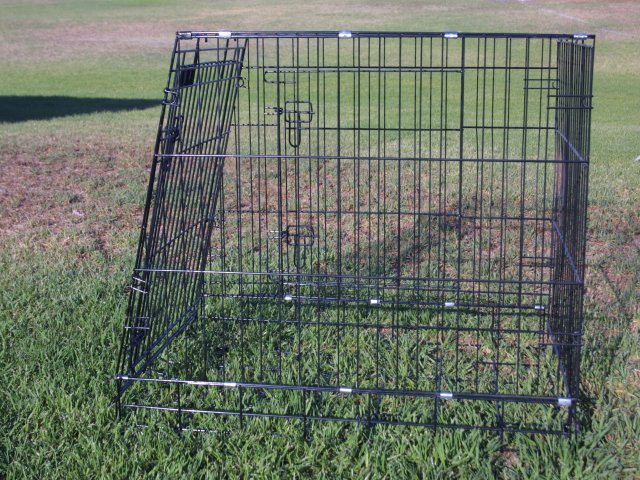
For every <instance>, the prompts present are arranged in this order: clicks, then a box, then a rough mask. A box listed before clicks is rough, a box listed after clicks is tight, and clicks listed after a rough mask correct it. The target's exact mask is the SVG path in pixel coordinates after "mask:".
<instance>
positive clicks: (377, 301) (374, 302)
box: [369, 298, 380, 305]
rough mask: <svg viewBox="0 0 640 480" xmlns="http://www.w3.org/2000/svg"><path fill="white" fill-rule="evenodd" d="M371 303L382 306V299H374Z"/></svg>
mask: <svg viewBox="0 0 640 480" xmlns="http://www.w3.org/2000/svg"><path fill="white" fill-rule="evenodd" d="M369 303H370V304H371V305H380V299H379V298H372V299H371V300H369Z"/></svg>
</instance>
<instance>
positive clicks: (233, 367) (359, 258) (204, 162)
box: [116, 32, 594, 433]
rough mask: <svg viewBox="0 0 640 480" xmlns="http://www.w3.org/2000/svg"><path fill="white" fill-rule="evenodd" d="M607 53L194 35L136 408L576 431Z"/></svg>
mask: <svg viewBox="0 0 640 480" xmlns="http://www.w3.org/2000/svg"><path fill="white" fill-rule="evenodd" d="M593 50H594V39H593V37H592V36H587V35H505V34H495V35H491V34H454V33H445V34H422V33H384V34H381V33H354V32H313V33H312V32H277V33H275V32H272V33H256V32H244V33H239V32H234V33H230V32H181V33H179V34H178V36H177V40H176V43H175V48H174V53H173V57H172V62H171V70H170V75H169V81H168V86H167V89H166V90H165V101H164V102H163V111H162V117H161V121H160V127H159V130H158V140H157V143H156V152H155V155H154V163H153V168H152V172H151V179H150V183H149V192H148V197H147V204H146V208H145V214H144V221H143V227H142V232H141V237H140V244H139V249H138V256H137V260H136V266H135V269H134V274H133V283H132V287H131V295H130V301H129V306H128V310H127V319H126V325H125V329H124V333H123V335H122V344H121V348H120V356H119V361H118V372H117V376H116V378H117V383H118V387H117V396H116V400H117V402H118V405H119V407H120V408H130V409H134V410H138V411H141V410H144V411H147V410H150V411H157V410H161V411H165V412H172V415H173V414H175V415H176V419H177V423H178V426H179V427H180V428H208V427H209V426H210V425H211V424H212V422H214V420H211V419H212V418H213V417H216V416H215V415H210V414H222V415H223V416H226V417H227V418H232V419H237V420H238V422H239V423H242V422H243V421H244V420H245V419H249V418H271V417H276V418H280V417H283V418H289V419H298V420H300V421H301V423H302V424H303V425H304V426H305V427H306V426H307V425H308V424H309V423H310V422H313V421H317V420H343V421H353V422H360V423H366V424H368V425H374V424H376V423H391V424H396V423H397V424H406V425H423V426H429V427H440V426H445V427H461V428H482V429H488V430H495V431H498V432H511V431H524V432H538V431H540V432H542V431H544V432H553V433H570V432H571V431H573V430H574V429H575V428H576V418H575V414H576V404H577V400H578V393H579V371H580V344H581V335H582V295H583V288H584V280H583V278H584V256H585V253H584V249H585V225H586V200H587V195H586V185H587V173H588V156H589V130H590V112H591V84H592V70H593Z"/></svg>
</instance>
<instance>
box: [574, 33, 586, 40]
mask: <svg viewBox="0 0 640 480" xmlns="http://www.w3.org/2000/svg"><path fill="white" fill-rule="evenodd" d="M573 38H575V39H576V40H584V39H585V38H589V35H588V34H586V33H584V32H577V33H574V34H573Z"/></svg>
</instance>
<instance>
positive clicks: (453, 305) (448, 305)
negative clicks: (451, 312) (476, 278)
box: [444, 302, 456, 308]
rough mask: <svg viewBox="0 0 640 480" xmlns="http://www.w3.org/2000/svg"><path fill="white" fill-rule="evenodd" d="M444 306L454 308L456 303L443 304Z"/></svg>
mask: <svg viewBox="0 0 640 480" xmlns="http://www.w3.org/2000/svg"><path fill="white" fill-rule="evenodd" d="M444 306H445V307H447V308H451V307H455V306H456V302H444Z"/></svg>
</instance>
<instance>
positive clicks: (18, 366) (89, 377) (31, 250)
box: [0, 0, 640, 480]
mask: <svg viewBox="0 0 640 480" xmlns="http://www.w3.org/2000/svg"><path fill="white" fill-rule="evenodd" d="M364 3H365V2H356V1H351V0H349V1H331V2H328V1H327V2H317V3H314V4H312V5H307V4H305V3H304V2H299V1H289V2H278V3H276V2H273V3H270V2H266V1H263V0H252V1H249V2H241V3H237V2H236V3H228V4H225V3H224V2H207V1H193V0H188V1H184V2H180V3H179V4H177V2H170V1H168V0H131V1H128V0H112V1H107V0H101V1H92V2H89V1H82V0H70V1H66V2H54V1H52V0H23V1H17V0H13V1H9V0H0V40H1V42H2V49H1V50H0V479H2V480H4V479H5V478H6V479H9V478H10V479H13V478H23V477H25V478H94V477H101V478H144V477H158V478H176V477H185V478H209V477H210V478H225V477H229V478H233V477H244V478H251V477H255V478H307V477H323V478H365V477H368V478H442V477H453V478H469V477H472V476H473V477H475V478H488V477H492V476H497V477H499V478H502V477H504V478H523V477H524V478H530V477H534V478H535V477H540V478H638V477H640V453H639V452H640V440H639V439H640V419H639V415H638V414H639V413H640V347H639V345H640V333H639V330H640V306H639V305H640V298H639V297H640V293H639V288H640V287H638V285H640V161H636V160H635V159H636V157H638V156H640V140H639V139H640V82H639V79H640V55H639V52H640V3H638V2H637V1H636V0H629V1H601V0H600V1H598V0H572V1H569V0H564V1H562V0H559V1H557V0H556V1H551V0H539V1H537V0H519V1H515V0H514V1H511V0H503V1H493V0H491V1H490V0H479V1H462V0H454V1H449V2H446V3H445V2H435V1H418V0H402V1H397V2H388V1H384V2H383V1H375V2H366V4H364ZM199 29H204V30H219V29H233V30H243V29H247V30H249V29H252V30H292V29H299V30H342V29H351V30H389V31H391V30H394V31H399V30H408V31H445V30H458V31H463V32H465V31H467V32H478V31H488V32H490V31H498V32H554V33H565V32H568V33H573V32H578V31H584V32H588V33H594V34H596V35H597V40H596V75H595V86H594V94H595V99H594V107H595V109H594V112H593V125H592V127H593V128H592V152H591V153H592V155H591V167H590V188H589V190H590V192H589V193H590V206H589V244H588V249H587V257H588V276H587V297H586V302H585V334H586V335H585V338H584V347H583V348H584V350H583V352H584V355H583V370H582V390H583V397H584V399H583V402H582V404H581V410H580V420H581V424H582V431H581V433H580V435H579V436H577V437H576V438H573V439H564V438H557V437H553V436H533V437H531V436H527V435H515V436H513V437H510V438H509V446H510V447H511V448H512V449H513V451H506V452H505V451H501V450H500V441H499V439H498V438H497V437H496V436H495V435H491V434H486V433H482V432H479V431H470V432H464V431H449V430H442V431H437V432H433V431H430V430H429V431H425V430H421V429H416V428H398V427H396V428H392V427H380V428H376V429H374V430H373V432H367V431H365V430H363V429H359V428H357V427H356V426H345V425H337V424H327V425H325V424H322V425H317V426H314V429H313V435H312V438H311V439H310V440H307V441H305V440H304V439H302V437H301V435H299V433H297V432H298V431H299V429H297V428H293V426H292V427H291V428H289V427H287V425H285V426H284V427H283V425H282V423H283V422H279V423H278V422H276V423H274V424H273V426H272V428H271V427H270V426H269V425H267V427H268V428H248V429H247V430H246V431H240V432H231V433H224V434H223V433H219V434H192V433H183V434H177V433H176V432H175V431H174V430H173V429H172V428H171V427H172V423H171V422H170V421H158V422H157V423H153V424H152V425H151V426H149V427H148V428H137V427H136V425H135V422H134V421H132V419H131V418H127V417H125V418H124V419H122V420H118V419H117V418H116V414H115V409H114V408H113V406H112V405H111V398H112V396H113V394H114V391H115V385H114V381H113V375H114V372H115V369H116V366H115V363H116V360H117V358H116V357H117V352H118V348H119V339H120V332H121V328H122V325H123V321H124V309H125V302H126V296H125V294H124V292H123V289H124V286H125V285H126V284H127V281H128V278H129V275H130V273H131V268H132V266H133V259H134V254H135V248H136V243H137V233H138V225H139V222H140V220H141V214H142V206H143V202H144V196H145V193H146V182H147V179H148V173H149V170H148V169H149V165H150V160H151V153H152V149H153V144H154V141H155V132H156V128H157V121H158V117H159V113H160V108H159V100H160V99H161V97H162V89H163V88H164V84H165V81H166V74H167V68H168V63H169V55H170V51H171V48H172V45H173V37H174V33H175V31H176V30H199ZM160 420H163V419H162V418H160ZM273 432H280V433H282V432H284V434H277V435H274V434H273Z"/></svg>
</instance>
